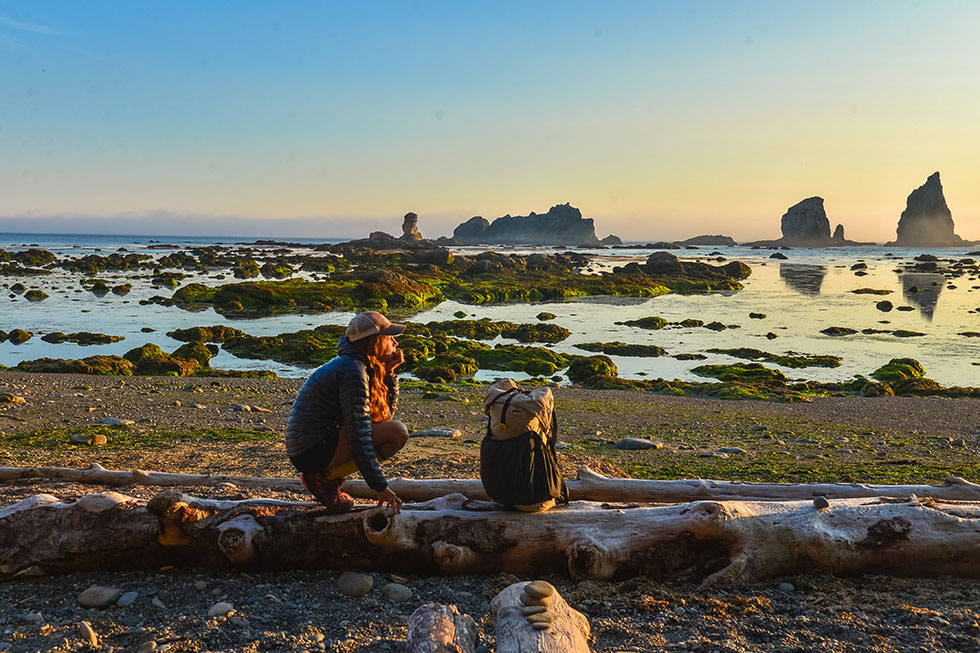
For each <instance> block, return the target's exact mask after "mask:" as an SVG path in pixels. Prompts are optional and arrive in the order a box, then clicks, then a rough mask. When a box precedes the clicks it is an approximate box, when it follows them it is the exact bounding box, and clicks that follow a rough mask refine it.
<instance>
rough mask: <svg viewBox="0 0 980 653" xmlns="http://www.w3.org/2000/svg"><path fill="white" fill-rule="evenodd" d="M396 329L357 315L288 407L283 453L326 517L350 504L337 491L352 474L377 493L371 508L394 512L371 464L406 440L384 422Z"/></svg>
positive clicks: (393, 379) (391, 392)
mask: <svg viewBox="0 0 980 653" xmlns="http://www.w3.org/2000/svg"><path fill="white" fill-rule="evenodd" d="M404 330H405V327H404V326H403V325H401V324H393V323H392V322H390V321H389V320H388V319H387V318H386V317H385V316H384V315H382V314H381V313H378V312H377V311H366V312H363V313H358V314H357V315H355V316H354V319H352V320H351V321H350V324H349V325H348V326H347V331H346V334H345V335H344V336H343V337H342V338H341V339H340V342H338V343H337V356H336V357H335V358H333V359H331V360H330V361H328V362H327V363H325V364H324V365H322V366H321V367H319V368H318V369H317V370H316V371H315V372H313V374H311V375H310V377H309V378H308V379H307V380H306V383H304V384H303V387H302V388H301V389H300V391H299V394H298V395H297V396H296V400H295V401H294V402H293V407H292V410H291V411H290V413H289V424H288V425H287V427H286V454H287V455H288V456H289V460H290V462H292V463H293V466H294V467H296V469H297V470H299V472H300V478H301V479H302V481H303V485H305V486H306V488H307V489H308V490H309V491H310V492H311V493H312V494H313V496H314V497H316V499H317V501H319V502H320V503H322V504H323V505H324V506H325V507H326V508H327V510H329V511H331V512H346V511H348V510H350V509H351V508H352V507H353V506H354V500H353V499H352V498H351V497H350V495H349V494H347V493H345V492H343V491H341V486H342V485H343V483H344V478H345V477H346V476H349V475H350V474H352V473H354V472H355V471H359V472H360V473H361V476H363V477H364V480H365V481H366V482H367V485H368V487H369V488H371V489H372V490H374V491H375V492H376V493H377V498H378V506H386V507H388V508H390V509H392V510H394V511H395V512H398V511H399V510H400V509H401V505H402V500H401V499H399V498H398V496H397V495H396V494H395V493H394V492H393V491H392V490H391V488H390V487H388V481H387V480H386V479H385V475H384V472H382V471H381V466H380V465H379V461H380V460H385V459H387V458H391V457H392V456H394V455H395V454H396V453H397V452H398V451H399V450H400V449H401V448H402V447H404V446H405V443H406V442H407V441H408V429H406V428H405V425H404V424H402V423H401V422H397V421H393V420H392V415H393V413H394V412H395V405H396V403H397V402H398V377H397V376H395V368H397V367H398V366H399V365H401V364H402V363H403V362H404V361H405V356H404V354H403V353H402V352H400V351H398V349H397V344H396V342H395V338H394V336H396V335H398V334H400V333H401V332H402V331H404Z"/></svg>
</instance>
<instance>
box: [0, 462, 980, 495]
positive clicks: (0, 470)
mask: <svg viewBox="0 0 980 653" xmlns="http://www.w3.org/2000/svg"><path fill="white" fill-rule="evenodd" d="M34 479H50V480H58V481H71V482H75V483H90V484H95V485H108V486H113V487H119V486H124V485H158V486H161V487H176V486H195V485H199V486H211V487H213V486H216V485H219V484H221V483H232V484H234V485H237V486H239V487H244V488H259V489H261V488H281V489H290V490H297V491H301V492H305V489H304V488H303V486H302V484H301V483H300V482H299V479H298V478H263V477H254V476H228V475H217V474H214V475H212V474H176V473H167V472H150V471H143V470H135V471H130V472H127V471H115V470H108V469H105V468H103V467H101V466H100V465H98V464H93V465H92V467H90V468H89V469H71V468H67V467H0V482H4V481H6V482H12V481H22V480H34ZM566 485H567V486H568V494H569V498H570V499H571V500H572V501H608V502H614V503H631V502H632V503H680V502H686V501H699V500H713V501H729V500H735V501H791V500H802V499H813V498H814V497H816V496H824V497H826V498H828V499H847V498H864V497H867V498H872V497H881V498H893V499H907V498H910V497H913V496H915V497H919V498H931V499H937V500H943V501H980V485H978V484H976V483H971V482H969V481H966V480H964V479H962V478H959V477H950V478H948V479H946V482H945V483H944V484H943V485H868V484H864V483H853V484H850V483H810V484H788V483H742V482H737V481H711V480H697V479H696V480H674V481H657V480H644V479H633V478H609V477H608V476H603V475H602V474H597V473H596V472H593V471H592V470H591V469H589V468H588V467H580V468H579V470H578V478H575V479H571V480H569V481H567V483H566ZM390 486H391V488H392V489H393V490H394V491H395V493H396V494H398V496H399V497H401V498H402V499H404V500H405V501H427V500H429V499H434V498H437V497H442V496H447V495H450V494H462V495H464V496H466V497H468V498H470V499H477V500H484V501H485V500H487V499H489V497H487V494H486V492H484V490H483V484H482V483H481V482H480V481H479V479H438V478H432V479H410V478H394V479H391V480H390ZM344 491H346V492H348V493H349V494H351V495H352V496H354V497H357V498H360V499H373V498H375V493H374V492H373V491H372V490H371V489H370V488H368V486H367V484H366V483H364V481H362V480H360V479H352V480H349V481H347V483H345V484H344Z"/></svg>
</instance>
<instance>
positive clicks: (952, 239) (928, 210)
mask: <svg viewBox="0 0 980 653" xmlns="http://www.w3.org/2000/svg"><path fill="white" fill-rule="evenodd" d="M897 233H898V237H897V238H896V239H895V241H894V242H891V243H885V245H886V246H889V245H894V246H897V247H949V246H955V245H965V244H966V243H965V242H964V241H963V239H962V238H960V237H959V236H957V235H956V234H955V233H953V214H952V213H950V211H949V207H948V206H946V198H945V197H944V196H943V185H942V183H941V182H940V181H939V173H938V172H934V173H933V174H932V175H930V177H929V178H928V179H926V183H924V184H922V185H921V186H919V187H918V188H916V189H915V190H914V191H912V192H911V194H909V197H908V200H906V206H905V210H904V211H902V216H901V218H900V219H899V221H898V229H897Z"/></svg>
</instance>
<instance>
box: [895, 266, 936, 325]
mask: <svg viewBox="0 0 980 653" xmlns="http://www.w3.org/2000/svg"><path fill="white" fill-rule="evenodd" d="M945 283H946V277H944V276H943V275H941V274H928V273H922V272H908V273H906V274H903V275H902V297H904V298H905V301H907V302H908V303H910V304H914V305H916V306H918V307H919V312H920V313H922V317H924V318H926V319H927V320H930V321H931V320H932V316H933V314H934V313H935V312H936V304H938V303H939V295H940V293H942V291H943V285H944V284H945Z"/></svg>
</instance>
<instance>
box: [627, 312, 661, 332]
mask: <svg viewBox="0 0 980 653" xmlns="http://www.w3.org/2000/svg"><path fill="white" fill-rule="evenodd" d="M616 324H622V325H624V326H631V327H638V328H640V329H663V328H664V327H665V326H667V320H665V319H664V318H662V317H660V316H658V315H651V316H650V317H641V318H640V319H638V320H626V321H625V322H616Z"/></svg>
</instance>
